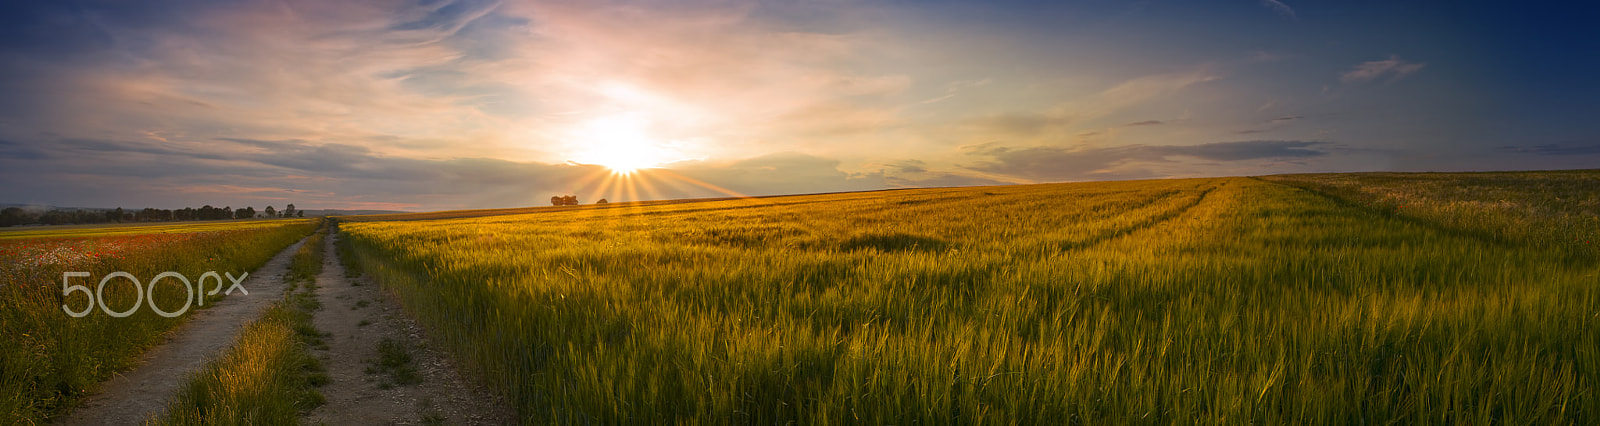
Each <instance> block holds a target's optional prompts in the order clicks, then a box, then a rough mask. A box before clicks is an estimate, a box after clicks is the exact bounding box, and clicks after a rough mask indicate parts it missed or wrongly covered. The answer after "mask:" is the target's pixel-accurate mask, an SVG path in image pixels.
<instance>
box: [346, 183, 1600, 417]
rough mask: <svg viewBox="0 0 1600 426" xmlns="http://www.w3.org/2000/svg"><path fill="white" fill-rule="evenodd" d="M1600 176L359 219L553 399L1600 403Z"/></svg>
mask: <svg viewBox="0 0 1600 426" xmlns="http://www.w3.org/2000/svg"><path fill="white" fill-rule="evenodd" d="M1597 177H1600V172H1595V171H1579V172H1547V173H1503V174H1485V175H1470V176H1468V175H1461V176H1441V175H1365V174H1356V175H1320V176H1305V175H1301V176H1279V177H1266V178H1262V179H1253V178H1219V179H1191V180H1159V181H1133V182H1105V183H1081V184H1049V185H1025V186H1003V187H981V188H945V189H925V190H903V191H890V192H878V193H851V194H829V195H813V196H796V197H775V198H761V199H735V200H724V201H710V202H697V203H689V204H663V205H632V206H620V205H619V206H608V207H605V208H564V209H551V210H540V211H539V212H537V213H533V212H530V213H528V214H512V215H493V216H481V217H469V218H457V219H442V218H445V217H449V215H445V214H440V215H437V216H434V218H435V219H436V220H424V219H425V218H424V217H416V216H411V217H407V218H410V219H419V220H413V221H404V222H358V223H345V224H343V225H342V226H341V228H342V229H343V231H344V232H346V233H348V234H349V238H348V240H349V241H351V247H349V249H350V250H351V251H352V252H353V253H354V254H355V256H356V257H357V260H358V261H359V263H360V264H361V265H362V267H363V269H364V270H365V271H366V272H367V273H369V274H372V275H374V276H375V277H376V278H377V279H378V280H379V281H380V282H382V283H384V285H385V287H387V288H389V289H391V290H392V291H395V292H397V293H398V294H399V295H400V297H401V299H402V301H403V303H404V305H405V306H406V308H407V310H408V311H410V312H411V313H412V314H413V315H416V316H418V317H419V318H420V319H421V320H422V322H423V323H424V324H426V325H427V327H428V328H429V331H430V334H431V335H432V336H433V337H434V338H435V339H436V340H438V341H439V342H441V343H442V344H443V345H444V346H445V347H446V348H447V349H448V350H449V351H451V352H452V353H453V354H454V355H455V356H456V357H457V358H458V359H460V360H461V361H462V362H463V363H464V364H465V365H466V366H468V367H469V368H471V369H474V370H476V371H477V373H478V374H479V375H480V376H481V377H482V378H483V379H484V380H485V381H486V382H487V383H488V384H489V385H490V387H491V388H493V389H494V390H496V391H497V392H500V393H503V394H504V395H506V396H507V397H508V398H509V399H510V401H511V402H512V403H513V404H515V405H516V407H517V408H518V409H519V411H520V413H521V414H522V415H523V416H525V419H526V420H527V421H529V422H532V423H589V422H598V423H616V422H637V423H671V422H680V421H683V422H689V423H706V424H729V423H740V424H743V423H755V424H778V423H787V422H791V421H794V422H799V423H842V424H949V423H970V424H976V423H980V422H982V423H1000V424H1121V423H1181V424H1192V423H1226V424H1242V423H1265V424H1367V423H1383V424H1387V423H1397V424H1438V423H1452V424H1457V423H1464V424H1498V423H1510V424H1594V423H1596V422H1600V395H1597V389H1600V386H1597V384H1600V382H1597V381H1600V354H1597V351H1600V284H1597V283H1600V279H1597V275H1596V274H1597V271H1600V269H1597V266H1596V264H1595V262H1593V261H1584V260H1585V258H1583V256H1586V255H1587V254H1586V253H1593V252H1592V251H1589V250H1592V248H1587V247H1591V246H1589V245H1588V244H1591V243H1590V242H1589V241H1591V240H1589V239H1590V238H1593V237H1596V236H1597V235H1596V234H1595V231H1594V230H1595V229H1600V228H1596V227H1595V226H1594V221H1595V220H1596V219H1595V215H1594V210H1593V206H1594V201H1593V200H1595V199H1596V198H1595V197H1596V194H1597V192H1600V188H1597V187H1596V186H1595V185H1594V182H1595V180H1596V178H1597ZM1463 185H1464V186H1466V187H1467V188H1471V189H1469V190H1457V189H1455V188H1457V187H1460V186H1463ZM1491 204H1492V206H1490V205H1491ZM1485 206H1489V207H1485ZM1494 206H1499V207H1494ZM1485 212H1488V213H1485ZM396 218H399V217H396ZM1592 259H1593V258H1589V260H1592Z"/></svg>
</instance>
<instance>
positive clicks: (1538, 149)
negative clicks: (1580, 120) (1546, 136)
mask: <svg viewBox="0 0 1600 426" xmlns="http://www.w3.org/2000/svg"><path fill="white" fill-rule="evenodd" d="M1495 150H1497V151H1500V152H1512V153H1518V154H1536V155H1550V156H1568V155H1596V154H1600V143H1576V142H1567V143H1551V144H1544V145H1534V146H1501V147H1498V148H1496V149H1495Z"/></svg>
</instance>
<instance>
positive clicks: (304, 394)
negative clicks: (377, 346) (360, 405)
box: [154, 231, 328, 425]
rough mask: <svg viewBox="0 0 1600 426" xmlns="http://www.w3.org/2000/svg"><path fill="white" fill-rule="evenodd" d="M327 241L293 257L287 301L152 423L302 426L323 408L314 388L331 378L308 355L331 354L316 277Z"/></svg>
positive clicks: (313, 242)
mask: <svg viewBox="0 0 1600 426" xmlns="http://www.w3.org/2000/svg"><path fill="white" fill-rule="evenodd" d="M325 235H326V233H325V232H323V231H319V232H317V233H315V234H312V236H311V237H310V238H309V239H307V240H306V243H305V245H303V246H301V248H300V250H298V251H296V252H295V254H294V258H293V262H292V263H291V264H290V266H289V272H288V273H286V276H285V278H286V282H287V283H288V284H289V286H288V287H286V288H285V293H284V299H283V300H281V301H278V302H276V303H273V305H272V306H271V307H269V308H268V309H267V312H266V313H265V314H264V315H263V316H262V318H261V319H258V320H256V321H255V322H252V323H251V324H249V325H247V326H245V329H244V331H243V332H241V333H240V335H239V337H238V339H237V340H236V341H235V342H234V343H233V346H231V347H230V348H229V349H228V351H227V353H226V354H224V355H222V356H221V357H220V358H218V359H216V360H213V361H211V362H209V363H207V365H206V366H205V367H204V368H203V369H202V370H201V371H199V372H197V373H195V374H194V375H192V376H190V377H189V379H188V382H186V383H185V384H184V386H183V387H182V388H181V389H180V390H179V392H178V394H177V395H176V396H175V397H174V398H173V401H172V402H170V403H169V404H168V406H167V409H166V412H165V413H164V414H163V415H161V416H160V417H159V418H158V419H157V420H156V421H155V422H154V423H156V424H162V425H207V424H274V425H289V424H298V423H299V418H300V414H301V413H302V412H304V411H307V410H310V409H312V408H316V407H317V406H319V405H322V404H323V403H324V402H325V401H324V399H323V397H322V394H321V393H319V392H318V391H317V390H316V387H318V386H322V385H324V384H326V383H327V382H328V376H327V375H326V374H325V373H323V367H322V364H321V362H320V361H318V360H317V359H316V357H314V356H312V355H311V353H310V351H309V349H311V348H316V347H323V348H326V343H324V342H323V340H322V339H323V337H325V336H324V335H323V334H322V333H321V332H320V331H318V330H317V329H316V328H315V327H314V326H313V325H312V316H313V315H314V314H315V312H316V311H317V310H318V309H321V304H320V303H318V302H317V298H316V289H317V284H316V276H317V274H318V273H320V272H321V270H322V258H323V255H324V253H323V252H324V251H325V250H324V249H323V244H322V241H323V237H324V236H325Z"/></svg>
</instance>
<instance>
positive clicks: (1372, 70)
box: [1339, 55, 1428, 84]
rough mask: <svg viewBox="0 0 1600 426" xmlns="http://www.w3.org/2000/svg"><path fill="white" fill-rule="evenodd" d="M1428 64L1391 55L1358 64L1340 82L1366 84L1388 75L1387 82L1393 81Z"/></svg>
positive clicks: (1340, 78)
mask: <svg viewBox="0 0 1600 426" xmlns="http://www.w3.org/2000/svg"><path fill="white" fill-rule="evenodd" d="M1427 65H1428V64H1425V63H1419V62H1406V61H1404V60H1401V59H1400V56H1399V55H1389V59H1384V60H1381V61H1367V62H1362V63H1360V64H1357V65H1356V66H1355V68H1354V69H1351V70H1350V71H1346V72H1345V73H1344V74H1343V75H1340V76H1339V82H1341V83H1344V84H1366V83H1369V82H1372V81H1374V80H1378V79H1381V78H1384V77H1388V80H1387V82H1390V83H1392V82H1395V81H1399V80H1400V79H1402V78H1406V76H1409V75H1411V74H1413V73H1416V72H1417V71H1420V70H1422V67H1424V66H1427Z"/></svg>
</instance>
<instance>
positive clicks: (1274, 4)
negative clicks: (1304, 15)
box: [1261, 0, 1299, 19]
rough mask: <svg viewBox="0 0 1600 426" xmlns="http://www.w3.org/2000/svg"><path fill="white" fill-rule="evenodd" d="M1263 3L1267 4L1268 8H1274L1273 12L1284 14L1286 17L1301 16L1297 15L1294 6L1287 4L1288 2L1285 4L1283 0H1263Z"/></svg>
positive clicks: (1263, 4) (1295, 17) (1294, 17)
mask: <svg viewBox="0 0 1600 426" xmlns="http://www.w3.org/2000/svg"><path fill="white" fill-rule="evenodd" d="M1261 5H1262V6H1266V7H1267V8H1268V9H1272V11H1273V12H1277V13H1278V14H1279V15H1282V16H1283V17H1285V18H1289V19H1297V18H1299V17H1298V16H1296V15H1295V13H1294V9H1293V8H1291V7H1289V5H1287V4H1283V2H1281V1H1278V0H1261Z"/></svg>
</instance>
